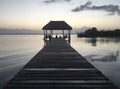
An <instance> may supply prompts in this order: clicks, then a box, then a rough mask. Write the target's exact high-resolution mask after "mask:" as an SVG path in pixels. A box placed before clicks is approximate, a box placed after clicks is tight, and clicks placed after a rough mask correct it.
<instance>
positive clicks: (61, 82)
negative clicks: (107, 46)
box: [4, 38, 118, 89]
mask: <svg viewBox="0 0 120 89" xmlns="http://www.w3.org/2000/svg"><path fill="white" fill-rule="evenodd" d="M4 89H118V88H117V87H116V86H115V85H114V84H113V83H112V82H111V81H110V80H109V79H108V78H106V77H105V76H104V75H103V74H102V73H101V72H100V71H99V70H97V69H96V68H95V67H94V66H93V65H91V64H90V63H89V62H88V61H87V60H86V59H85V58H83V57H82V56H81V55H80V54H79V53H78V52H77V51H76V50H74V49H73V48H72V47H71V46H70V45H69V44H67V42H66V41H65V40H63V39H61V38H57V39H52V40H51V42H50V43H48V44H47V45H46V46H45V47H44V48H43V49H42V50H41V51H40V52H38V54H36V56H35V57H33V58H32V59H31V60H30V61H29V62H28V63H27V64H26V65H25V66H24V67H23V69H21V71H20V72H19V73H17V74H16V76H15V77H14V78H13V79H11V80H10V81H9V82H8V84H7V85H6V86H5V87H4Z"/></svg>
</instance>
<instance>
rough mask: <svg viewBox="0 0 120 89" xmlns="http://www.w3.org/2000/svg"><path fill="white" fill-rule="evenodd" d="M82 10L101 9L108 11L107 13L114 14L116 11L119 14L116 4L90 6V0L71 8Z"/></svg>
mask: <svg viewBox="0 0 120 89" xmlns="http://www.w3.org/2000/svg"><path fill="white" fill-rule="evenodd" d="M84 10H102V11H106V12H109V15H115V13H117V14H118V15H119V16H120V9H119V6H118V5H102V6H92V1H88V2H87V3H85V4H84V5H81V6H79V7H76V8H74V9H72V11H73V12H80V11H84Z"/></svg>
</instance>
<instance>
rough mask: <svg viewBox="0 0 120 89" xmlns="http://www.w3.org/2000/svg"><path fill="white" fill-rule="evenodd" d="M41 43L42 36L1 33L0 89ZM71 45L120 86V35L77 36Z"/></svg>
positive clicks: (35, 51)
mask: <svg viewBox="0 0 120 89" xmlns="http://www.w3.org/2000/svg"><path fill="white" fill-rule="evenodd" d="M43 46H44V42H43V36H42V35H1V36H0V89H2V87H3V86H4V85H5V84H6V83H7V82H8V81H9V80H10V79H11V78H12V77H13V76H14V75H15V74H16V73H17V72H18V71H19V70H20V69H21V68H22V67H23V66H24V65H25V64H26V63H27V62H28V61H29V60H30V59H31V58H32V57H33V56H34V55H35V54H36V53H37V52H38V51H40V49H42V47H43ZM71 46H72V47H74V48H75V49H76V50H77V51H78V52H79V53H80V54H81V55H83V56H84V57H85V58H86V59H87V60H88V61H89V62H91V63H92V64H93V65H94V66H95V67H96V68H98V69H99V70H100V71H101V72H102V73H103V74H105V75H106V76H107V77H108V78H109V79H110V80H111V81H112V82H113V83H115V84H116V85H117V86H119V87H120V78H119V77H120V38H77V36H72V39H71Z"/></svg>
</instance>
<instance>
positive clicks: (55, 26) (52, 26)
mask: <svg viewBox="0 0 120 89" xmlns="http://www.w3.org/2000/svg"><path fill="white" fill-rule="evenodd" d="M42 29H43V30H72V27H71V26H70V25H68V24H67V23H66V22H65V21H50V22H49V23H48V24H46V25H45V26H44V27H43V28H42Z"/></svg>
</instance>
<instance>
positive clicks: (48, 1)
mask: <svg viewBox="0 0 120 89" xmlns="http://www.w3.org/2000/svg"><path fill="white" fill-rule="evenodd" d="M63 1H64V2H70V1H71V0H45V1H44V3H47V4H49V3H55V2H63Z"/></svg>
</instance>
